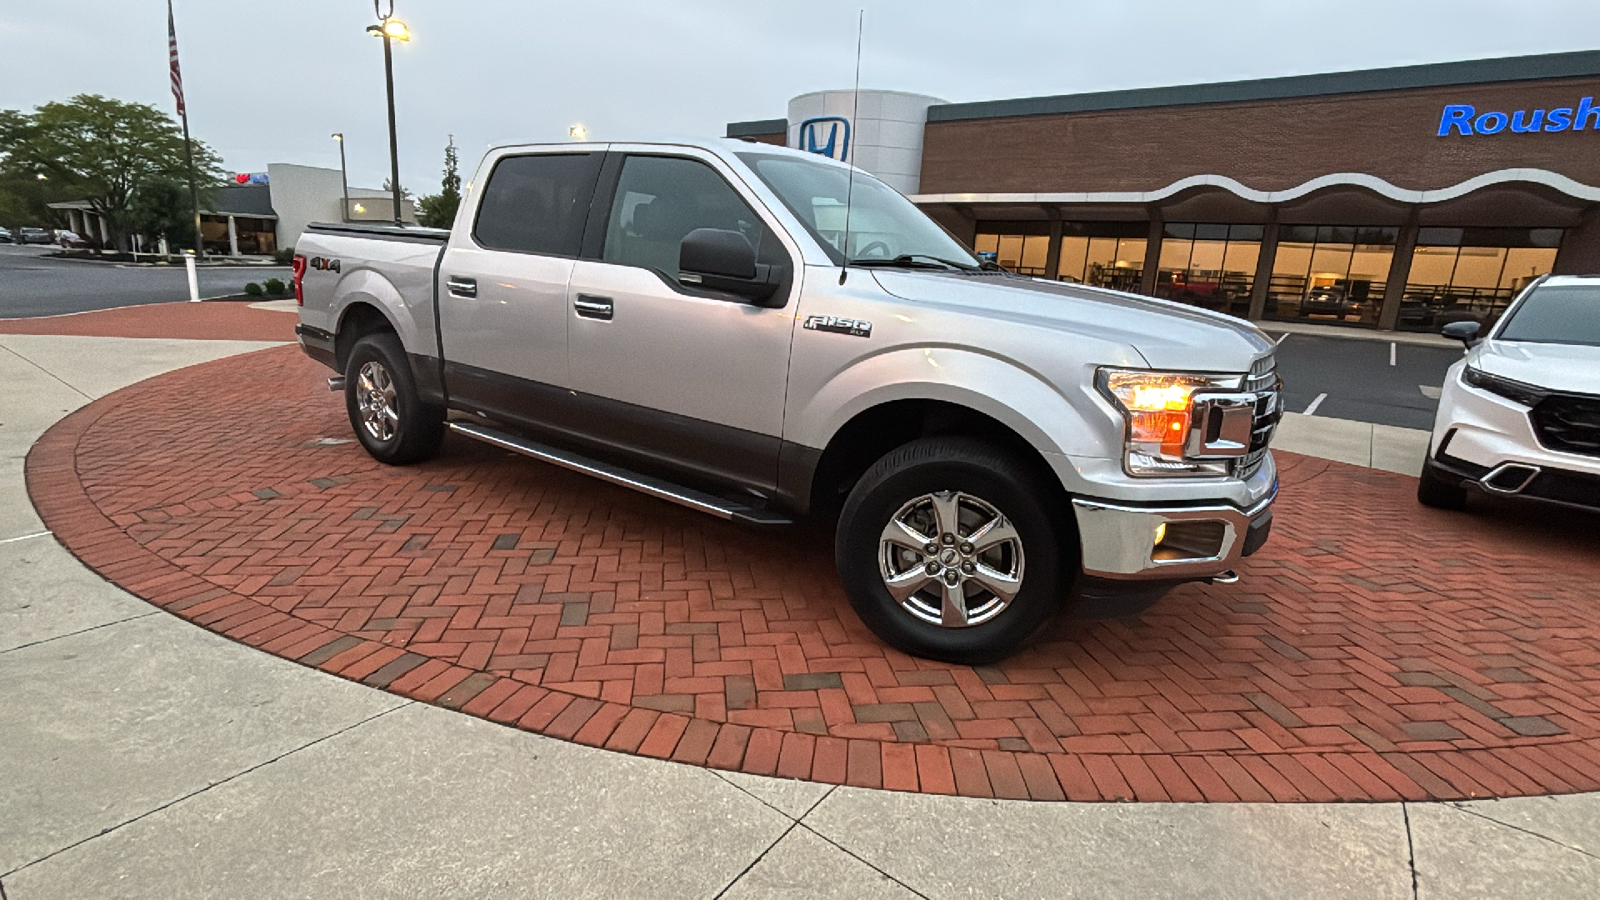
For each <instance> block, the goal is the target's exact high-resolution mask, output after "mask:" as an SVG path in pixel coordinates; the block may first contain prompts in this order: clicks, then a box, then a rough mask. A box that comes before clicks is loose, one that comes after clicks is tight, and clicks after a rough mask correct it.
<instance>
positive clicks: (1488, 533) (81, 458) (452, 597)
mask: <svg viewBox="0 0 1600 900" xmlns="http://www.w3.org/2000/svg"><path fill="white" fill-rule="evenodd" d="M325 375H326V372H325V370H323V369H322V368H320V367H319V366H317V365H316V364H314V363H312V362H310V361H308V360H306V359H305V358H303V357H302V356H301V355H300V353H299V351H298V350H297V349H295V348H280V349H274V350H268V351H263V352H259V353H254V354H250V355H247V356H243V357H235V358H232V359H227V360H222V361H219V362H215V363H209V364H205V365H202V366H197V367H194V368H190V369H185V370H182V371H178V372H174V373H170V374H168V375H164V376H161V377H159V378H156V379H152V380H151V381H148V382H145V383H142V384H139V385H135V386H134V387H131V388H128V389H125V390H123V391H121V392H119V393H117V394H114V395H111V396H109V397H107V398H105V399H103V400H100V401H98V402H96V403H94V404H91V405H90V406H88V407H86V408H85V409H83V410H81V411H79V412H78V413H75V414H74V415H72V416H70V417H69V418H67V419H65V420H63V421H62V422H61V423H60V424H58V425H57V426H56V427H55V428H53V429H52V430H51V431H50V432H48V433H47V434H46V435H45V436H44V437H43V438H42V439H41V440H40V441H39V442H38V444H37V445H36V446H35V447H34V449H33V451H32V453H31V454H30V456H29V459H28V467H27V476H28V483H29V490H30V492H31V494H32V496H33V498H34V501H35V504H36V505H37V506H38V507H39V510H40V513H41V515H42V516H43V518H44V520H45V522H46V523H47V525H48V526H49V527H50V528H51V529H53V530H54V531H55V533H56V535H57V536H58V537H59V538H60V539H61V540H62V541H63V542H64V543H65V544H66V545H67V546H68V547H69V548H70V549H71V550H72V551H73V552H74V553H76V554H77V555H78V556H79V557H80V558H82V559H83V560H84V561H85V562H86V563H87V564H88V565H90V566H91V567H93V568H95V569H96V570H98V571H100V572H101V573H102V574H103V575H105V576H106V577H107V578H109V579H111V580H112V581H114V582H116V583H118V584H119V585H121V586H123V587H124V588H126V589H128V590H129V591H131V592H133V593H135V594H137V595H139V596H142V597H145V598H147V599H148V600H150V601H151V602H152V603H155V604H157V605H159V606H161V607H163V608H165V609H167V610H169V611H171V612H173V613H176V614H177V615H180V616H183V617H184V618H187V619H189V620H190V621H193V622H195V623H197V624H199V625H202V626H204V627H206V628H209V629H211V630H213V631H216V632H218V633H221V634H224V635H227V636H229V637H231V638H233V639H235V640H238V641H242V642H244V643H247V644H250V645H252V646H256V647H260V648H262V649H264V650H266V651H268V652H271V653H275V654H278V655H280V656H285V657H288V658H290V659H295V660H298V661H300V662H302V663H304V664H306V665H310V666H315V667H317V668H319V669H322V670H324V671H327V672H331V673H334V674H336V675H339V676H342V677H345V678H349V679H353V680H357V681H361V682H363V683H366V684H369V685H373V686H375V687H381V688H385V689H387V690H389V691H392V692H395V693H398V694H402V695H405V696H408V697H412V698H415V699H418V700H422V701H426V702H430V703H436V704H439V705H442V706H445V707H449V708H452V709H459V710H461V711H463V712H465V713H468V714H472V715H477V716H483V717H487V718H489V719H492V720H494V721H497V722H502V723H505V724H508V725H514V726H516V727H519V728H523V729H527V730H531V731H536V732H539V733H542V734H547V735H551V736H554V737H558V738H562V739H565V740H573V741H577V742H579V743H584V744H590V745H593V746H599V747H607V748H610V749H614V750H620V751H623V752H628V753H636V754H641V755H646V756H654V757H659V758H663V759H673V760H678V761H681V762H686V763H690V764H694V765H706V766H712V767H716V768H723V769H736V770H742V771H746V772H751V773H757V774H767V775H774V774H775V775H780V776H785V777H794V778H806V779H811V780H814V781H821V782H829V783H847V784H854V785H862V786H870V787H884V788H889V789H894V790H914V791H924V792H932V793H954V794H963V795H967V796H976V797H1015V798H1033V799H1040V800H1061V799H1070V800H1108V799H1109V800H1122V799H1128V800H1172V801H1197V800H1215V801H1233V800H1260V801H1266V800H1277V801H1301V800H1314V801H1331V800H1392V799H1402V798H1403V799H1413V800H1417V799H1430V798H1431V799H1446V798H1465V797H1484V796H1508V795H1527V794H1547V793H1562V792H1571V791H1580V790H1595V789H1597V788H1600V700H1597V697H1600V692H1597V688H1600V625H1596V622H1595V618H1596V611H1597V608H1600V598H1597V597H1596V591H1595V589H1594V587H1593V585H1595V584H1596V583H1597V581H1600V553H1597V551H1596V550H1595V549H1594V546H1593V543H1592V541H1591V540H1589V539H1588V538H1587V537H1585V535H1587V534H1592V530H1593V528H1592V526H1593V525H1594V524H1595V523H1594V520H1593V519H1582V518H1580V519H1565V518H1561V517H1556V518H1557V521H1555V522H1553V523H1552V522H1550V521H1546V520H1547V519H1550V518H1551V516H1550V514H1547V513H1543V512H1535V513H1519V512H1517V511H1515V510H1512V511H1500V512H1497V513H1494V514H1483V513H1466V514H1446V513H1440V512H1436V511H1432V510H1426V509H1423V508H1421V507H1419V506H1418V505H1417V504H1416V502H1415V500H1414V499H1413V497H1412V493H1413V491H1414V488H1415V482H1414V481H1413V480H1411V479H1409V478H1406V477H1404V476H1399V475H1391V474H1387V473H1383V472H1377V471H1371V470H1366V469H1360V468H1356V467H1351V466H1346V465H1341V464H1338V463H1332V462H1326V461H1322V460H1316V459H1311V458H1306V457H1297V456H1291V455H1288V454H1281V455H1280V465H1281V466H1282V471H1283V494H1282V497H1281V499H1280V501H1279V504H1278V507H1277V510H1278V512H1277V521H1276V526H1275V531H1274V534H1273V538H1272V540H1271V542H1269V544H1268V545H1267V547H1266V549H1265V550H1263V551H1262V552H1261V553H1260V554H1258V555H1257V556H1255V557H1252V558H1251V559H1250V560H1248V561H1247V563H1246V565H1245V566H1243V567H1242V569H1241V570H1240V574H1241V575H1242V576H1243V580H1242V581H1241V582H1240V583H1239V584H1237V585H1232V586H1200V585H1190V586H1185V587H1183V588H1180V589H1178V590H1176V591H1174V592H1173V593H1172V594H1171V595H1169V596H1168V597H1167V598H1165V599H1164V600H1163V601H1162V602H1161V603H1160V604H1159V605H1157V606H1156V607H1155V608H1153V609H1152V610H1150V611H1149V612H1147V613H1145V614H1144V615H1143V616H1141V617H1139V618H1138V619H1134V620H1127V621H1114V622H1085V621H1078V620H1074V619H1071V618H1067V617H1063V618H1062V619H1061V620H1059V621H1058V622H1056V623H1054V624H1053V625H1052V626H1051V627H1050V628H1049V629H1048V630H1047V632H1046V633H1045V634H1044V635H1043V636H1042V638H1041V639H1040V640H1039V641H1038V642H1037V643H1036V644H1034V645H1033V646H1031V647H1030V648H1029V649H1027V650H1026V651H1025V652H1023V653H1021V654H1019V655H1017V656H1016V657H1014V658H1012V659H1010V660H1007V661H1005V662H1004V663H1001V664H1000V665H997V666H993V667H984V668H967V667H959V666H949V665H943V664H938V663H931V662H927V661H925V660H919V659H914V658H911V657H908V656H905V655H903V654H900V653H897V652H895V651H893V650H890V649H888V648H886V647H885V646H883V645H882V644H881V643H880V642H879V641H878V640H877V639H876V638H875V637H874V636H873V635H872V634H871V633H870V632H868V631H867V630H866V629H865V628H864V627H863V626H862V625H861V624H860V623H859V621H857V619H856V618H855V615H854V614H853V612H852V611H851V610H850V608H849V605H848V603H847V602H846V600H845V598H844V596H843V594H842V592H841V589H840V587H839V584H838V581H837V578H836V577H835V576H834V575H833V566H832V560H831V555H830V548H829V539H828V537H827V535H826V534H823V533H822V532H821V530H820V529H817V528H812V529H794V530H786V531H771V532H763V531H750V530H745V529H741V528H738V527H735V526H731V525H727V524H725V523H722V522H719V521H717V520H714V519H710V518H708V517H704V516H700V515H697V514H695V513H692V512H688V511H684V510H680V509H678V508H677V507H674V506H671V505H669V504H666V503H663V502H660V501H656V500H652V499H650V498H647V497H643V496H640V495H637V494H634V493H631V492H628V491H625V490H622V489H618V488H612V487H610V486H607V485H604V484H601V483H598V482H595V481H593V480H590V479H587V478H584V477H582V476H579V475H576V474H572V473H568V472H566V471H564V470H561V469H557V468H554V467H551V466H546V465H541V464H538V463H534V462H531V461H528V460H524V459H521V458H518V457H514V456H512V455H510V454H506V453H502V452H500V451H496V450H493V449H491V448H487V447H483V446H481V445H477V444H475V443H471V442H466V441H462V440H459V439H456V438H452V439H450V440H449V441H447V443H446V445H445V452H444V454H443V456H442V457H441V458H440V459H439V460H437V461H434V462H431V463H428V464H424V465H419V466H415V467H409V468H390V467H385V466H382V465H380V464H378V463H376V462H374V461H372V460H371V459H370V458H368V457H367V456H366V454H365V453H364V452H362V451H361V449H360V447H359V445H357V444H355V443H354V442H353V441H351V440H350V434H349V424H348V422H347V420H346V418H345V415H344V411H343V405H342V401H341V398H340V397H338V396H337V395H333V394H330V393H328V392H327V390H326V388H325V387H324V386H323V385H322V382H323V380H324V378H325Z"/></svg>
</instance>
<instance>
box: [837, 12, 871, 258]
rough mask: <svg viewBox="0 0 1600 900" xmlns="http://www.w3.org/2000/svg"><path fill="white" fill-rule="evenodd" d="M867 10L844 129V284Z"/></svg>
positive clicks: (861, 16)
mask: <svg viewBox="0 0 1600 900" xmlns="http://www.w3.org/2000/svg"><path fill="white" fill-rule="evenodd" d="M866 21H867V11H866V10H865V9H862V10H861V11H860V12H859V13H858V14H857V15H856V85H855V88H854V89H853V90H852V91H851V92H850V125H849V127H847V128H846V129H845V132H844V134H845V141H846V145H845V154H844V155H845V157H846V158H845V161H844V162H845V165H847V166H849V167H850V180H849V181H847V182H846V183H845V188H844V248H843V249H844V265H842V266H840V267H839V283H840V284H844V277H845V276H846V275H848V274H849V273H850V202H851V201H852V200H854V199H855V192H856V164H855V158H856V148H855V144H854V142H853V141H851V134H850V132H852V131H854V130H855V129H856V114H857V113H859V112H860V111H861V31H862V28H863V27H864V26H865V25H866Z"/></svg>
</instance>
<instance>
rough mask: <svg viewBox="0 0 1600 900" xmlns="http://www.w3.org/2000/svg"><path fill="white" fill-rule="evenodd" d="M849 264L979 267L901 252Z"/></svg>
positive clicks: (974, 270)
mask: <svg viewBox="0 0 1600 900" xmlns="http://www.w3.org/2000/svg"><path fill="white" fill-rule="evenodd" d="M850 265H852V266H862V267H864V268H870V267H872V266H883V267H885V268H896V269H955V270H957V271H960V272H976V271H978V269H979V267H978V266H974V265H972V264H970V263H959V262H955V261H954V260H949V259H944V258H943V257H939V256H929V255H928V254H926V253H902V254H900V255H899V256H896V257H895V258H893V259H852V260H850Z"/></svg>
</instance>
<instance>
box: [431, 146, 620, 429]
mask: <svg viewBox="0 0 1600 900" xmlns="http://www.w3.org/2000/svg"><path fill="white" fill-rule="evenodd" d="M604 158H605V147H604V146H603V145H597V146H594V147H592V148H587V147H586V148H583V149H577V148H566V147H562V148H555V149H553V150H548V149H541V150H537V151H529V150H524V151H519V150H516V149H510V150H507V151H504V152H502V153H501V154H500V155H499V156H498V157H491V158H490V159H488V160H485V162H484V165H483V166H482V167H480V171H479V174H478V177H479V178H480V179H481V180H482V182H483V183H482V185H481V186H480V187H479V188H478V189H477V191H476V192H475V194H476V197H475V198H474V199H475V202H474V203H472V204H471V205H470V206H469V208H468V209H467V210H466V211H464V212H463V214H462V215H461V216H460V217H458V221H457V223H456V227H455V230H454V231H453V233H452V235H451V238H450V244H449V246H448V247H447V248H446V249H445V253H444V257H443V259H442V260H441V263H440V268H439V285H438V297H439V301H438V304H439V334H440V342H441V344H442V351H443V356H444V360H445V365H444V372H445V386H446V389H447V390H448V391H449V394H450V401H451V405H452V406H455V407H457V408H464V409H469V410H473V411H478V412H483V413H485V414H487V415H490V416H492V417H495V418H498V419H502V420H504V421H509V422H516V423H523V424H530V420H531V418H532V414H533V413H534V412H535V411H537V412H538V421H539V423H541V424H546V425H557V426H558V427H559V426H560V424H561V422H560V421H559V419H561V418H562V415H561V412H562V410H563V409H565V408H566V405H567V404H566V399H565V398H567V397H569V396H570V391H569V388H570V387H571V383H570V377H569V373H568V368H567V285H568V282H569V281H570V279H571V276H572V269H573V264H574V260H575V259H576V258H577V256H578V252H579V249H580V246H581V244H582V240H583V230H584V222H585V219H586V217H587V216H588V213H589V207H590V203H591V201H592V199H593V197H594V188H595V181H596V178H597V177H598V176H599V173H600V167H601V162H602V161H603V159H604ZM484 173H487V175H486V176H485V174H484ZM553 419H554V420H556V421H552V420H553Z"/></svg>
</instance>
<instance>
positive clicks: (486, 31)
mask: <svg viewBox="0 0 1600 900" xmlns="http://www.w3.org/2000/svg"><path fill="white" fill-rule="evenodd" d="M395 3H396V10H395V12H396V15H397V16H398V17H399V18H401V19H403V20H405V21H406V22H407V23H408V24H409V25H410V26H411V30H412V32H413V33H414V35H415V37H414V39H413V40H412V42H411V43H409V44H401V45H397V52H396V58H395V82H396V93H397V105H398V117H399V132H400V172H401V181H402V183H404V184H405V185H406V186H407V187H409V188H411V189H413V190H416V191H418V192H420V193H431V192H433V191H436V190H438V184H439V174H440V168H441V165H442V155H443V147H444V144H445V140H446V135H448V134H452V133H453V134H454V135H455V139H456V144H457V146H458V147H460V149H461V157H462V167H463V171H462V177H463V179H466V178H469V177H471V170H472V168H473V167H474V166H475V165H476V163H477V160H478V157H479V156H480V155H481V154H482V152H483V150H484V149H485V148H486V147H487V146H488V145H489V144H491V143H510V142H520V141H539V140H564V139H566V135H567V129H568V127H569V126H570V125H572V124H573V123H576V122H582V123H583V124H584V125H586V126H587V127H588V129H589V134H590V137H591V139H595V140H605V139H624V140H625V139H629V138H637V137H643V136H652V135H660V134H675V135H718V136H719V135H721V134H722V133H723V127H724V126H725V125H726V123H728V122H730V121H740V120H747V119H767V118H780V117H782V116H783V115H784V114H785V111H786V107H787V103H788V100H789V98H791V97H793V96H795V95H797V94H801V93H805V92H807V91H813V90H821V89H827V88H839V87H849V85H850V81H851V78H852V75H853V65H854V62H853V59H854V51H855V25H856V12H857V10H858V9H862V8H865V9H866V31H865V51H864V55H863V59H862V63H861V83H862V86H863V87H868V88H885V89H894V90H905V91H914V92H917V93H926V94H933V95H936V96H939V97H943V98H945V99H947V100H952V101H968V100H989V99H1002V98H1010V97H1024V96H1039V95H1049V94H1064V93H1076V92H1081V91H1095V90H1107V89H1114V88H1130V87H1152V86H1161V85H1172V84H1192V83H1198V82H1208V81H1222V80H1232V79H1240V78H1261V77H1270V76H1276V75H1293V74H1306V73H1314V72H1333V71H1346V70H1350V69H1362V68H1372V67H1377V66H1390V65H1405V64H1410V63H1426V62H1441V61H1447V60H1460V59H1480V58H1484V57H1493V56H1515V55H1522V54H1533V53H1553V52H1560V51H1567V50H1589V49H1596V48H1597V47H1600V39H1597V38H1596V37H1595V36H1596V35H1600V3H1596V2H1594V0H1520V2H1513V0H1500V2H1491V0H1439V2H1435V0H1337V2H1323V0H1271V2H1266V0H1227V2H1224V0H1189V2H1180V0H1054V2H1051V0H984V2H980V3H963V2H956V0H805V2H799V0H657V2H642V0H636V2H627V0H581V2H556V0H395ZM384 4H385V6H387V5H388V0H384ZM174 5H175V8H176V12H177V21H178V43H179V49H180V51H181V52H182V62H183V74H184V82H185V85H186V89H187V99H188V103H189V118H190V124H191V127H192V128H193V131H194V134H195V136H196V137H198V138H200V139H202V140H204V141H206V142H207V143H209V144H210V145H211V146H212V147H214V148H215V149H217V150H218V151H219V152H221V154H222V157H223V159H224V164H225V165H226V166H227V168H229V169H230V170H232V171H240V172H243V171H263V170H265V168H266V164H267V163H269V162H292V163H301V164H306V165H323V166H331V167H337V166H338V164H339V154H338V147H337V145H336V144H335V143H334V142H333V141H332V140H330V139H329V134H330V133H331V132H334V131H343V132H344V133H345V135H346V136H347V138H348V142H349V153H350V170H351V181H352V183H354V184H357V185H360V186H367V187H375V186H377V185H379V184H381V183H382V181H383V179H384V178H385V177H386V175H387V173H388V137H387V131H386V124H385V118H384V96H383V61H382V60H383V54H382V51H381V48H380V45H379V42H378V41H377V40H376V39H375V38H372V37H369V36H368V35H366V34H364V33H363V29H364V28H365V26H366V25H368V24H370V23H371V22H373V21H374V16H373V9H372V3H371V0H254V2H248V0H175V4H174ZM166 28H167V22H166V6H165V3H164V2H163V0H70V2H69V0H0V109H5V108H11V109H16V108H20V109H31V108H32V107H34V106H36V105H38V104H41V103H45V102H48V101H51V100H64V99H66V98H68V97H71V96H72V95H74V94H79V93H99V94H105V95H107V96H111V97H116V98H119V99H123V100H136V101H140V102H144V103H151V104H154V105H156V106H158V107H159V108H161V109H163V110H166V111H168V112H171V111H172V110H173V102H172V96H171V94H170V93H169V91H168V86H167V69H166V65H167V46H166V42H167V35H166Z"/></svg>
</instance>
